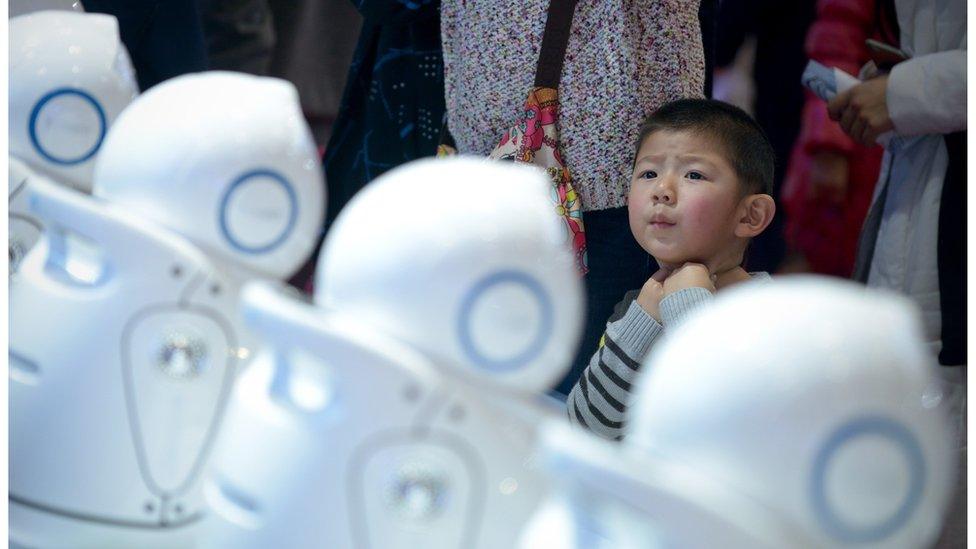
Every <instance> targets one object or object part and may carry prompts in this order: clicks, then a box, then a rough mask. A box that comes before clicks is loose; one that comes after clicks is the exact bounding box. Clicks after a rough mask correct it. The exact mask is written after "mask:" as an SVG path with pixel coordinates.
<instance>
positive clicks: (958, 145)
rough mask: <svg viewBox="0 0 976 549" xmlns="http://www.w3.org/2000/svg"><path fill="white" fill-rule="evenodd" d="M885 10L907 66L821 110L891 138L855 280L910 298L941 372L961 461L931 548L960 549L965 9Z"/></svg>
mask: <svg viewBox="0 0 976 549" xmlns="http://www.w3.org/2000/svg"><path fill="white" fill-rule="evenodd" d="M886 4H887V11H889V12H890V9H891V8H892V7H893V8H894V12H895V13H894V15H895V16H896V21H897V26H898V29H899V33H898V35H899V37H900V44H899V47H900V48H901V50H902V51H903V52H904V53H905V55H906V59H905V60H903V61H901V62H899V63H897V64H895V65H894V67H893V68H892V69H891V71H890V72H889V73H887V74H885V75H882V76H878V77H876V78H873V79H870V80H868V81H866V82H864V83H862V84H859V85H857V86H855V87H853V88H851V89H850V90H848V91H847V92H845V93H842V94H839V95H838V96H837V97H836V98H834V100H833V101H831V102H830V104H829V106H828V108H829V111H830V115H831V118H833V119H834V120H838V121H839V122H840V124H841V126H842V127H843V128H844V130H845V131H846V132H847V133H848V134H849V135H851V137H853V138H854V139H855V140H858V141H860V142H862V143H864V144H867V145H870V144H873V143H875V141H876V140H878V138H879V136H883V135H884V134H886V133H889V132H890V133H892V134H893V136H892V138H891V139H890V140H888V141H887V144H886V151H885V155H884V160H883V163H882V168H881V174H880V177H879V179H878V184H877V186H876V188H875V192H874V200H873V203H872V206H871V209H870V211H869V213H868V217H867V219H866V220H865V222H864V227H863V229H862V233H861V239H860V244H859V247H858V257H857V261H856V265H855V272H854V278H855V279H857V280H861V281H862V282H866V283H867V284H868V285H869V286H876V287H884V288H890V289H894V290H898V291H901V292H903V293H905V294H907V295H908V296H910V297H911V298H912V299H913V300H914V301H915V302H916V304H917V305H918V307H919V308H920V310H921V313H922V317H923V322H924V326H925V332H926V333H925V335H926V338H927V340H928V343H929V346H930V348H931V350H932V351H933V353H935V354H937V356H938V357H939V363H940V364H941V365H942V366H943V368H941V374H942V377H943V379H944V380H945V382H946V383H945V384H944V387H943V391H942V397H943V398H946V399H949V403H950V409H951V410H953V412H954V413H953V415H954V416H955V417H954V418H953V419H954V421H955V427H956V442H957V444H958V446H959V449H960V452H961V453H962V459H961V460H960V462H959V463H960V464H961V470H960V473H961V475H960V483H959V490H958V491H959V494H958V495H957V502H958V505H957V506H956V507H957V510H958V513H956V514H957V515H958V516H957V517H953V516H951V515H952V514H950V518H949V522H948V524H947V527H946V531H945V533H944V534H943V540H942V541H941V542H940V544H939V546H950V545H948V544H951V543H953V541H952V540H954V539H955V540H957V541H958V539H962V540H965V527H966V526H965V520H966V518H965V500H966V488H965V486H966V484H965V482H966V481H965V478H966V477H965V463H966V460H965V455H966V362H967V360H966V210H965V208H966V133H965V132H966V2H965V0H945V1H939V2H932V1H926V0H894V1H893V2H891V1H888V2H879V3H878V5H879V6H880V7H881V9H882V10H885V5H886ZM882 15H883V13H882ZM889 15H890V13H889ZM960 536H961V537H960ZM957 538H958V539H957ZM943 544H946V545H943Z"/></svg>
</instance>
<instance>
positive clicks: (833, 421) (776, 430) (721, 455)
mask: <svg viewBox="0 0 976 549" xmlns="http://www.w3.org/2000/svg"><path fill="white" fill-rule="evenodd" d="M918 314H919V313H918V312H917V310H916V309H915V308H914V306H913V305H912V304H910V303H909V302H908V301H907V300H906V299H904V298H901V297H899V296H896V295H893V294H887V293H881V292H875V291H869V290H866V289H864V288H863V287H862V286H859V285H855V284H853V283H849V282H844V281H839V280H835V279H827V278H821V277H812V276H807V277H793V278H783V279H779V280H775V281H773V282H770V283H768V284H752V285H746V286H744V287H741V288H734V289H730V290H728V293H726V294H720V295H719V296H718V298H717V299H716V301H715V303H714V305H712V306H710V307H709V308H708V309H706V310H704V311H703V312H701V313H698V314H696V315H694V316H693V317H691V318H690V319H689V320H688V321H687V324H685V325H683V326H681V327H680V329H679V330H678V331H675V332H674V333H673V334H670V335H669V339H668V340H667V341H666V342H665V343H664V344H663V345H662V347H661V348H660V349H657V350H655V352H654V353H653V354H652V355H651V356H649V357H648V359H647V360H646V362H645V364H644V365H643V366H642V367H643V368H644V371H645V372H646V374H645V375H644V376H643V377H642V378H640V379H639V380H638V383H637V384H636V385H635V397H634V408H633V414H632V419H631V427H630V431H629V435H628V437H627V439H625V440H626V444H627V445H629V446H631V447H633V448H640V449H643V450H644V451H646V452H647V453H648V454H649V455H657V456H662V457H663V458H665V459H668V460H671V461H675V462H680V463H683V464H685V465H686V466H688V467H690V468H691V469H693V470H695V471H697V472H698V473H699V474H701V475H702V476H704V477H706V478H709V479H711V480H713V481H714V482H716V483H721V484H723V485H726V486H728V487H729V488H730V489H733V490H735V491H737V492H740V493H743V494H745V495H748V496H749V497H752V498H754V499H755V500H756V501H758V502H760V503H761V504H762V505H764V506H766V507H769V508H772V509H776V510H778V511H779V512H781V513H783V515H784V516H785V517H786V518H787V520H789V521H790V522H791V523H792V524H795V525H797V527H799V528H802V529H803V530H804V531H805V532H806V535H807V536H808V537H809V538H810V539H812V540H813V542H814V543H815V544H817V545H821V546H832V547H838V546H845V547H846V546H851V547H854V546H856V547H886V548H887V547H892V548H893V547H912V548H916V547H928V546H930V544H931V543H932V542H933V541H934V539H935V537H936V536H937V535H938V533H939V530H940V528H941V524H942V518H943V514H944V511H945V509H946V505H947V502H948V498H949V496H950V495H951V492H952V490H953V488H954V487H953V476H954V472H955V470H956V469H955V464H954V460H955V449H954V447H953V441H952V439H951V437H950V434H949V430H948V425H947V423H946V416H945V411H944V409H943V408H944V406H942V405H941V404H942V402H943V397H942V392H941V386H940V382H939V380H938V379H937V377H936V375H935V370H934V369H935V367H936V366H935V361H934V358H933V357H932V356H931V355H930V354H929V352H928V351H927V349H926V347H925V345H924V343H923V338H922V332H921V328H920V323H919V319H918ZM635 451H636V450H635Z"/></svg>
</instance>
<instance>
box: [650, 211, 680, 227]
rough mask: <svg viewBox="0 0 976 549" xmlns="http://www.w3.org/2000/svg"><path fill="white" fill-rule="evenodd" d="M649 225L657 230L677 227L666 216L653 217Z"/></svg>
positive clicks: (655, 215) (657, 215) (656, 215)
mask: <svg viewBox="0 0 976 549" xmlns="http://www.w3.org/2000/svg"><path fill="white" fill-rule="evenodd" d="M648 224H649V225H650V226H651V227H653V228H655V229H667V228H670V227H674V225H675V223H674V221H671V219H669V218H668V217H667V216H665V215H664V214H654V215H652V216H651V219H650V221H649V222H648Z"/></svg>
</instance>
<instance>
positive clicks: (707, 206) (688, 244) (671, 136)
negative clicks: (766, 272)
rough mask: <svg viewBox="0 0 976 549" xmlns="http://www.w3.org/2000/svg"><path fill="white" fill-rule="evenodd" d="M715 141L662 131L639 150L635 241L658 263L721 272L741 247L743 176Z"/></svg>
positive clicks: (632, 207)
mask: <svg viewBox="0 0 976 549" xmlns="http://www.w3.org/2000/svg"><path fill="white" fill-rule="evenodd" d="M723 153H724V151H722V150H721V149H720V148H719V147H718V146H717V145H716V144H715V143H714V142H713V140H711V139H709V138H707V137H705V136H702V135H698V134H696V133H694V132H690V131H684V130H680V131H670V130H659V131H656V132H654V133H652V134H651V135H649V136H647V138H645V139H644V142H643V143H642V144H641V147H640V150H638V151H637V162H636V164H635V166H634V174H633V177H632V180H631V187H630V196H629V198H628V203H627V206H628V211H629V214H630V230H631V232H633V233H634V238H636V239H637V242H638V243H639V244H640V245H641V247H643V248H644V249H645V250H646V251H647V252H648V253H650V254H651V255H653V256H654V258H655V259H657V261H658V263H661V264H667V265H674V266H677V265H680V264H682V263H685V262H688V261H693V262H696V263H703V264H705V265H706V266H708V267H709V269H710V270H713V269H717V268H719V267H721V266H722V264H723V263H724V262H727V261H729V259H730V258H731V257H734V256H735V255H736V254H741V250H738V248H739V247H740V246H741V245H740V244H739V243H738V241H737V238H736V236H735V227H736V225H737V222H738V218H739V215H738V213H737V209H738V205H739V203H740V200H741V199H742V198H743V197H742V194H741V192H740V189H739V181H738V177H736V174H735V170H734V169H733V168H732V165H731V164H730V163H729V161H728V160H726V158H725V155H724V154H723Z"/></svg>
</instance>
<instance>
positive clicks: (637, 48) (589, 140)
mask: <svg viewBox="0 0 976 549" xmlns="http://www.w3.org/2000/svg"><path fill="white" fill-rule="evenodd" d="M698 4H699V2H698V0H579V4H578V5H577V7H576V13H575V15H574V17H573V28H572V32H571V34H570V38H569V45H568V47H567V52H566V60H565V64H564V65H563V72H562V79H561V81H560V85H559V94H560V105H561V115H560V126H559V127H560V134H561V138H562V151H563V158H564V160H565V161H566V164H567V167H568V168H569V171H570V174H571V175H572V177H573V181H574V185H575V186H576V189H577V190H578V191H579V193H580V196H581V197H582V200H583V209H584V210H587V211H590V210H602V209H606V208H614V207H619V206H624V205H625V204H626V198H627V192H628V191H629V189H630V175H631V173H630V169H631V164H632V162H633V157H634V145H635V141H636V139H637V133H638V130H639V129H640V125H641V122H642V121H643V120H644V118H645V117H646V116H647V115H648V114H650V113H651V112H653V111H654V109H656V108H657V107H659V106H660V105H662V104H664V103H667V102H668V101H671V100H674V99H680V98H682V97H701V96H702V90H703V84H704V80H705V61H704V54H703V51H702V40H701V30H700V27H699V23H698ZM548 6H549V0H442V1H441V39H442V42H443V48H444V73H445V88H446V91H445V93H446V99H447V110H448V127H449V129H450V131H451V134H452V135H453V136H454V139H455V141H456V142H457V148H458V152H460V153H470V154H477V155H487V154H488V153H489V152H491V150H492V149H493V148H494V147H495V145H497V144H498V141H499V139H501V137H502V135H503V134H504V133H505V131H506V130H507V129H508V128H509V127H511V125H512V124H513V123H514V122H515V119H516V117H517V116H518V113H519V111H520V110H521V108H522V106H523V104H524V102H525V99H526V96H527V94H528V92H529V90H530V89H531V87H532V83H533V80H534V77H535V66H536V62H537V61H538V57H539V47H540V44H541V42H542V32H543V29H544V28H545V22H546V10H547V9H548Z"/></svg>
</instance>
